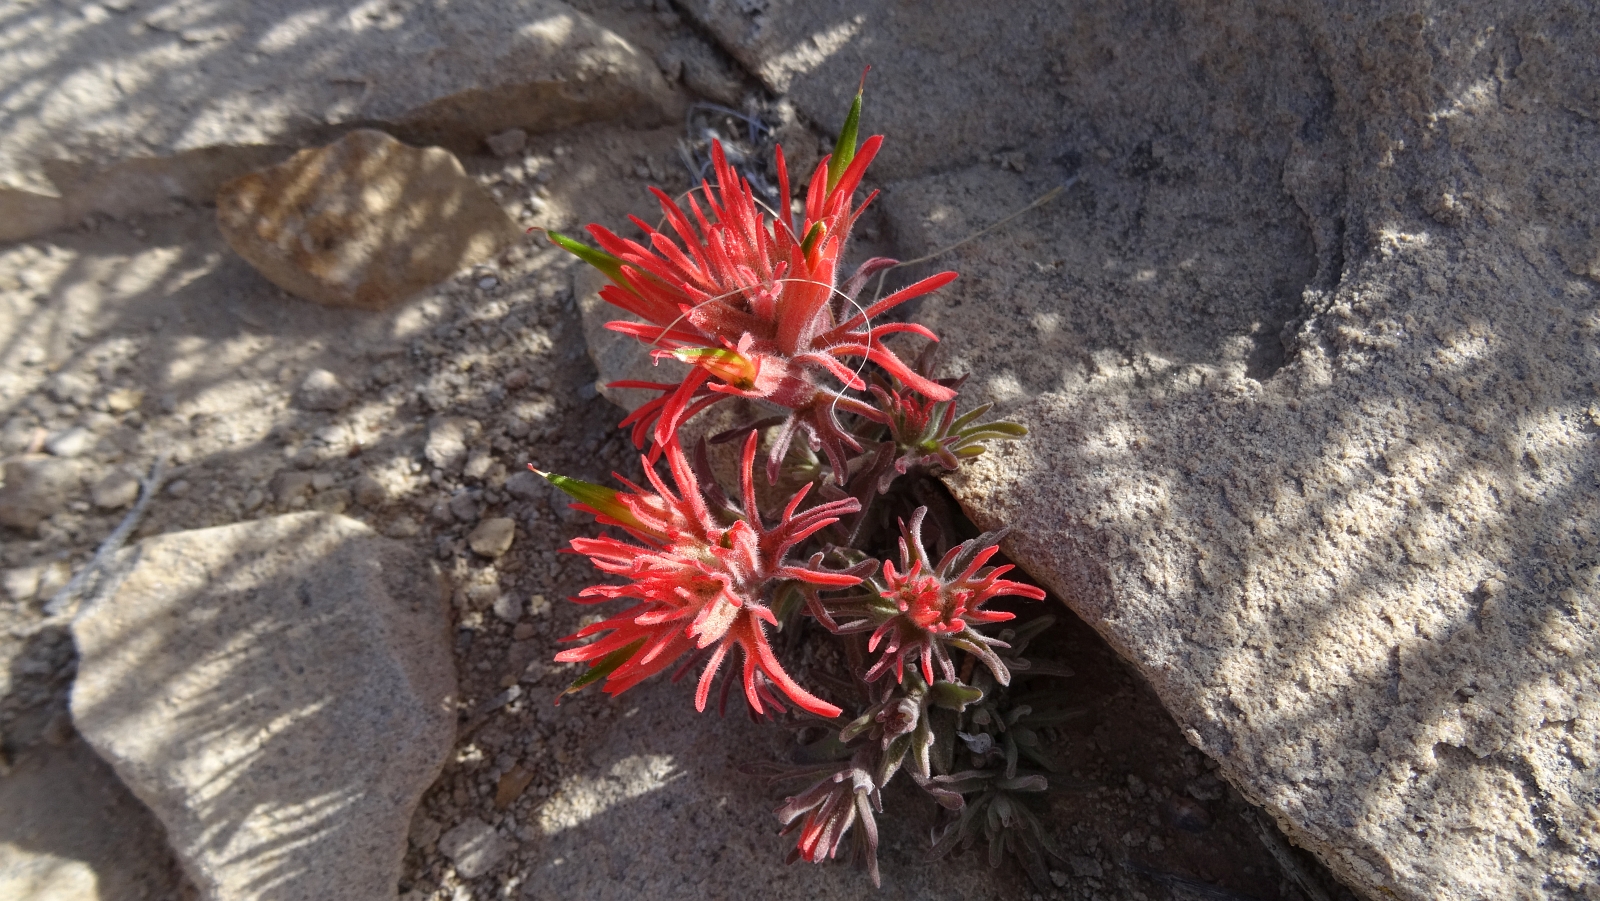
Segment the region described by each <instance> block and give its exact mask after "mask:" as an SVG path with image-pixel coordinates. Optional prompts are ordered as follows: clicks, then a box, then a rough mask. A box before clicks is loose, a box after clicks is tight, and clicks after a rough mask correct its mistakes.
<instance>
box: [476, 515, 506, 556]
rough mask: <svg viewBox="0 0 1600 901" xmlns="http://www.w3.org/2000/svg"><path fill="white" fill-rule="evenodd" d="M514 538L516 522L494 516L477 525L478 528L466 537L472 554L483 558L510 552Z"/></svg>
mask: <svg viewBox="0 0 1600 901" xmlns="http://www.w3.org/2000/svg"><path fill="white" fill-rule="evenodd" d="M516 537H517V523H516V520H513V519H509V518H507V517H504V516H496V517H493V518H491V519H486V520H484V521H483V522H480V523H478V527H477V528H475V529H473V530H472V534H470V535H468V536H467V545H468V546H469V547H471V548H472V550H473V552H474V553H477V554H482V555H483V556H485V557H499V556H501V555H502V554H504V553H505V552H506V551H509V550H511V541H512V539H514V538H516Z"/></svg>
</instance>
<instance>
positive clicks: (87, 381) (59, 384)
mask: <svg viewBox="0 0 1600 901" xmlns="http://www.w3.org/2000/svg"><path fill="white" fill-rule="evenodd" d="M97 387H98V386H97V385H96V383H95V380H94V378H93V377H92V376H89V375H86V374H84V373H81V372H72V371H70V370H67V371H63V372H58V373H56V374H55V375H54V376H51V377H50V380H49V381H47V382H45V386H44V389H45V393H46V394H49V395H50V399H51V400H53V401H55V402H56V403H58V404H71V405H73V406H75V407H87V406H88V405H89V401H90V400H91V399H92V398H93V397H94V394H95V389H96V388H97Z"/></svg>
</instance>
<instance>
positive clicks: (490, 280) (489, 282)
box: [478, 275, 500, 291]
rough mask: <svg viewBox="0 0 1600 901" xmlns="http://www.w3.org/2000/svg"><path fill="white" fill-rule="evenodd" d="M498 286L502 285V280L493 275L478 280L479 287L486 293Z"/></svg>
mask: <svg viewBox="0 0 1600 901" xmlns="http://www.w3.org/2000/svg"><path fill="white" fill-rule="evenodd" d="M498 284H500V280H499V279H497V278H495V277H494V276H492V275H485V276H484V277H483V278H480V279H478V287H479V288H481V289H483V290H485V291H487V290H489V289H490V288H493V287H495V286H496V285H498Z"/></svg>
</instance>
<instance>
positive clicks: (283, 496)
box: [272, 472, 311, 507]
mask: <svg viewBox="0 0 1600 901" xmlns="http://www.w3.org/2000/svg"><path fill="white" fill-rule="evenodd" d="M310 494H311V473H309V472H282V473H279V474H278V477H277V478H276V479H275V480H273V487H272V495H273V499H275V500H276V501H277V502H278V506H280V507H287V506H290V505H291V504H293V503H294V502H295V501H296V500H299V501H301V502H302V503H303V502H305V500H306V499H307V496H308V495H310Z"/></svg>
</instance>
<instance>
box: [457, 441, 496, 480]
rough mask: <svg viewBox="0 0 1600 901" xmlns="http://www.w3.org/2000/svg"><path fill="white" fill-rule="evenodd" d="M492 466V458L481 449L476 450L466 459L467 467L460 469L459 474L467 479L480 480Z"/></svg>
mask: <svg viewBox="0 0 1600 901" xmlns="http://www.w3.org/2000/svg"><path fill="white" fill-rule="evenodd" d="M493 465H494V457H493V456H491V455H490V454H489V452H488V451H486V450H484V449H483V448H478V449H476V450H474V451H473V452H472V454H471V456H469V457H467V465H466V466H463V467H462V468H461V474H462V475H464V476H466V477H467V478H469V479H482V478H483V477H484V476H485V475H486V474H487V473H488V472H489V467H491V466H493Z"/></svg>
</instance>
